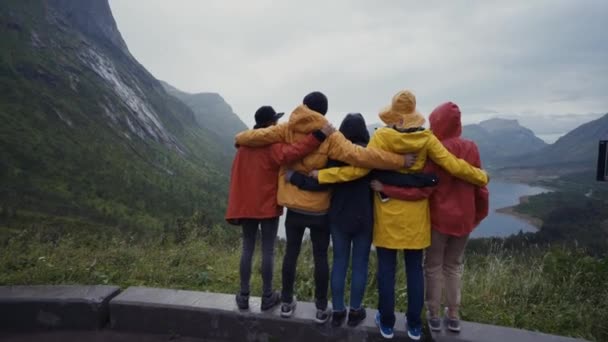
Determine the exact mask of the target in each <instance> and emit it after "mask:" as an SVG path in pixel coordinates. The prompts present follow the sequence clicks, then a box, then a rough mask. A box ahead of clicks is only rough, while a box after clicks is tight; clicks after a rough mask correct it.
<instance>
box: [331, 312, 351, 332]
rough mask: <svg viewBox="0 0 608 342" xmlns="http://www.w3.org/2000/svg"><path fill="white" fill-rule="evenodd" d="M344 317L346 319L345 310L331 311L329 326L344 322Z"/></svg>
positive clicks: (336, 325)
mask: <svg viewBox="0 0 608 342" xmlns="http://www.w3.org/2000/svg"><path fill="white" fill-rule="evenodd" d="M349 318H350V317H349ZM345 319H346V310H342V311H333V312H332V313H331V326H332V327H335V328H337V327H339V326H341V325H342V324H343V323H344V320H345Z"/></svg>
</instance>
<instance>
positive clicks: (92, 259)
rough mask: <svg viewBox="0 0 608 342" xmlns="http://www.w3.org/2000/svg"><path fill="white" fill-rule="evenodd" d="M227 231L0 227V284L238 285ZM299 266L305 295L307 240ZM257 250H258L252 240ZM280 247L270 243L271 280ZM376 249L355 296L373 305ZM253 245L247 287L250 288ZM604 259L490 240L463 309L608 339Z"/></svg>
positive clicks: (255, 286) (468, 314)
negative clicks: (273, 251) (58, 231)
mask: <svg viewBox="0 0 608 342" xmlns="http://www.w3.org/2000/svg"><path fill="white" fill-rule="evenodd" d="M237 229H238V228H235V229H234V231H226V230H224V229H211V230H205V231H197V230H190V231H187V232H185V233H182V234H185V239H184V238H181V239H180V240H183V242H182V243H177V242H175V238H174V234H173V232H170V233H167V232H165V233H163V234H161V235H159V236H157V237H146V238H140V237H138V235H128V234H116V235H114V234H106V235H103V236H100V235H99V234H95V233H86V234H81V233H66V234H64V235H63V236H61V237H58V236H57V235H55V234H46V233H45V232H44V231H36V230H35V229H29V230H28V229H26V230H16V229H9V228H8V227H2V226H0V232H2V234H0V246H1V247H0V285H10V284H116V285H119V286H121V287H123V288H125V287H128V286H134V285H138V286H151V287H164V288H175V289H191V290H200V291H212V292H221V293H236V291H237V290H238V281H239V274H238V264H239V257H240V246H239V244H238V243H237V242H236V241H237V240H236V239H235V237H234V236H235V234H236V232H237ZM305 244H306V246H304V248H303V249H302V255H301V257H300V260H299V265H298V279H297V284H296V294H297V296H298V298H300V299H302V300H312V298H313V293H314V282H313V263H312V255H311V249H310V246H309V244H308V243H305ZM258 251H259V249H258ZM283 253H284V246H283V244H282V243H279V244H278V246H277V257H276V260H275V269H276V271H275V286H277V287H278V286H279V284H280V272H278V270H280V261H281V258H282V255H283ZM375 260H376V259H375V254H374V253H373V252H372V255H371V260H370V266H371V267H370V274H369V280H368V289H367V293H366V298H365V300H364V302H365V304H366V305H367V306H368V307H376V305H377V294H376V281H375V277H374V273H375V262H376V261H375ZM400 265H401V267H400V272H399V273H398V276H397V285H396V288H397V296H396V298H397V310H398V311H401V312H403V311H404V310H405V307H406V290H407V289H406V288H405V276H404V271H403V264H402V262H401V263H400ZM259 268H260V260H259V252H258V254H256V261H255V271H256V272H255V273H254V275H253V277H252V292H253V294H254V295H259V294H260V291H261V287H262V284H261V279H260V276H259V274H258V273H259V272H257V270H259ZM607 283H608V260H607V259H597V258H592V257H589V256H586V255H584V254H581V253H578V252H575V251H569V250H565V249H540V248H537V249H530V250H527V251H525V252H508V251H506V250H503V249H502V248H501V247H500V246H498V245H496V246H494V247H493V248H491V249H490V251H489V252H487V251H486V252H484V253H474V252H471V253H469V254H468V255H467V257H466V270H465V273H464V279H463V306H462V309H461V314H462V318H463V319H465V320H469V321H475V322H481V323H488V324H496V325H504V326H512V327H516V328H522V329H529V330H537V331H542V332H545V333H552V334H559V335H568V336H574V337H582V338H586V339H589V340H592V341H604V340H608V328H607V327H606V325H605V324H604V323H605V320H606V318H607V317H608V290H607V289H606V287H605V284H607Z"/></svg>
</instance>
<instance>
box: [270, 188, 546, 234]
mask: <svg viewBox="0 0 608 342" xmlns="http://www.w3.org/2000/svg"><path fill="white" fill-rule="evenodd" d="M489 190H490V214H489V215H488V217H487V218H486V219H485V220H483V222H482V223H481V224H480V225H479V226H478V227H477V228H476V229H475V230H474V231H473V233H472V234H471V237H473V238H479V237H491V236H496V237H504V236H509V235H512V234H517V233H519V231H523V232H533V231H535V230H536V229H537V228H536V227H534V226H533V225H532V224H530V223H529V222H527V221H525V220H523V219H520V218H517V217H514V216H511V215H508V214H502V213H497V212H496V209H500V208H505V207H510V206H513V205H516V204H518V203H519V199H520V197H522V196H532V195H537V194H540V193H543V192H547V191H548V190H547V189H544V188H540V187H535V186H530V185H527V184H522V183H514V182H509V181H503V180H492V181H491V182H490V185H489ZM279 237H280V238H281V239H284V238H285V215H283V216H281V221H280V224H279Z"/></svg>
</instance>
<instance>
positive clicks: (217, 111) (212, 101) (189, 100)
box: [160, 81, 247, 154]
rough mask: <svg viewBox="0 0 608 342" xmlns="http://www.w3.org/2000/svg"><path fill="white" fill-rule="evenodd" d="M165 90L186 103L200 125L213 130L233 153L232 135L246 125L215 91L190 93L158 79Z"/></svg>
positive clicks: (242, 129) (245, 127) (244, 128)
mask: <svg viewBox="0 0 608 342" xmlns="http://www.w3.org/2000/svg"><path fill="white" fill-rule="evenodd" d="M160 83H161V84H162V85H163V87H164V88H165V90H166V91H167V92H168V93H169V94H171V95H173V96H175V97H176V98H178V99H179V100H180V101H182V102H183V103H185V104H186V105H188V107H190V109H192V111H193V112H194V116H195V118H196V121H197V122H198V124H199V125H201V126H202V127H205V128H207V129H209V130H210V131H212V132H214V133H215V134H216V136H217V138H218V139H219V141H220V142H221V143H222V145H225V146H227V147H229V148H230V153H231V154H233V153H234V148H233V147H232V145H233V144H234V136H235V135H236V133H238V132H240V131H244V130H246V129H247V126H246V125H245V124H244V123H243V121H241V119H240V118H239V117H238V115H236V114H235V113H234V111H233V110H232V107H230V105H229V104H228V103H226V101H225V100H224V99H223V98H222V97H221V96H220V94H217V93H198V94H190V93H186V92H183V91H181V90H179V89H177V88H175V87H173V86H171V85H170V84H168V83H166V82H163V81H160Z"/></svg>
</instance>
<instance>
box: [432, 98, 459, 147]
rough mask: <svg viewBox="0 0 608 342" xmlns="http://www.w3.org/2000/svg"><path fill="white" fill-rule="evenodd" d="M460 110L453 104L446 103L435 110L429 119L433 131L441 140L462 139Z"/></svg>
mask: <svg viewBox="0 0 608 342" xmlns="http://www.w3.org/2000/svg"><path fill="white" fill-rule="evenodd" d="M460 117H461V114H460V108H458V105H457V104H455V103H453V102H446V103H444V104H442V105H440V106H439V107H437V108H435V110H433V112H432V113H431V116H430V117H429V121H430V123H431V130H432V131H433V133H434V134H435V136H437V138H438V139H439V140H445V139H451V138H457V137H460V135H461V134H462V123H461V121H460Z"/></svg>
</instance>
